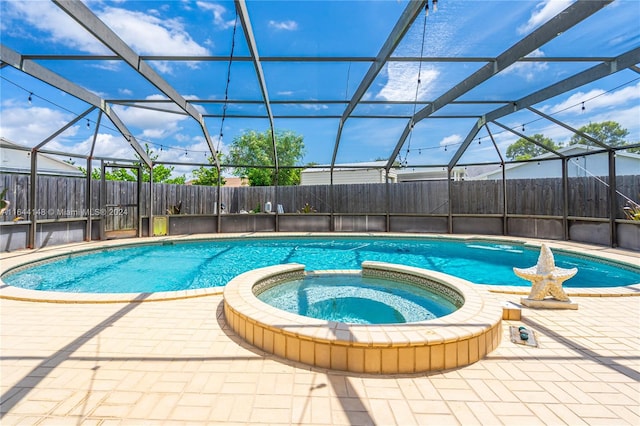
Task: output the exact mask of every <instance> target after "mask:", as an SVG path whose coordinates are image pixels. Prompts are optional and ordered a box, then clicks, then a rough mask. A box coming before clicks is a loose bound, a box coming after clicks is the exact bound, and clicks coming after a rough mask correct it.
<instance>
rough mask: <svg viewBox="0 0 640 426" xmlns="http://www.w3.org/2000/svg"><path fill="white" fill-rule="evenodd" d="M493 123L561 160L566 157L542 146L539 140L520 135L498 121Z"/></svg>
mask: <svg viewBox="0 0 640 426" xmlns="http://www.w3.org/2000/svg"><path fill="white" fill-rule="evenodd" d="M492 123H493V124H495V125H496V126H499V127H502V128H503V129H505V130H506V131H508V132H511V133H513V134H514V135H516V136H518V137H520V138H522V139H525V140H527V141H528V142H531V143H532V144H534V145H537V146H539V147H540V148H543V149H544V150H545V151H549V152H552V153H553V154H554V155H557V156H558V157H560V158H565V157H566V155H563V154H561V153H559V152H558V151H556V150H555V149H553V148H549V147H548V146H545V145H543V144H541V143H540V142H538V141H537V140H535V139H533V138H531V137H529V136H527V135H525V134H524V133H520V132H518V131H517V130H514V129H512V128H511V127H508V126H505V125H504V124H502V123H499V122H497V121H496V120H493V121H492Z"/></svg>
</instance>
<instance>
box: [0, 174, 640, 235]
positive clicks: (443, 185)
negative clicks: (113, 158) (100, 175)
mask: <svg viewBox="0 0 640 426" xmlns="http://www.w3.org/2000/svg"><path fill="white" fill-rule="evenodd" d="M607 182H608V179H607V178H606V177H602V178H596V177H580V178H570V179H569V180H568V212H567V214H568V216H576V217H586V218H589V217H592V218H608V217H609V201H608V200H609V193H610V188H609V186H608V183H607ZM0 185H1V186H0V190H1V189H3V188H8V189H9V190H8V192H7V194H6V196H5V198H6V199H7V200H8V201H9V202H10V203H11V205H10V206H9V208H8V209H7V211H6V212H5V213H4V215H3V217H2V219H1V220H2V221H13V220H20V218H22V219H24V220H29V219H30V215H31V213H32V209H33V207H32V206H31V205H30V202H29V193H30V191H29V190H30V178H29V176H28V175H17V174H4V175H2V178H1V180H0ZM91 185H92V194H91V208H90V210H88V208H89V207H88V206H87V205H86V202H85V196H86V180H85V179H82V178H71V177H57V176H39V177H38V188H37V191H36V194H37V195H36V197H37V199H36V205H35V211H34V214H36V216H37V219H38V220H46V219H63V218H82V217H87V216H88V213H89V212H91V213H92V215H94V216H97V215H98V214H99V209H100V208H101V207H102V206H101V205H100V196H101V194H100V192H101V185H100V181H92V183H91ZM136 185H137V184H136V183H135V182H119V181H107V183H106V190H107V193H106V194H105V199H106V200H107V201H106V203H107V205H109V206H118V205H131V204H135V203H136V196H137V194H136V192H137V191H136ZM505 186H506V191H507V197H506V206H507V212H508V214H515V215H531V216H535V215H538V216H562V214H563V204H564V199H563V188H562V186H563V185H562V180H561V179H557V178H547V179H512V180H507V181H506V185H505ZM616 188H617V191H618V193H619V194H618V195H617V197H616V198H617V199H616V217H617V218H620V219H623V218H624V213H623V207H624V206H625V204H626V199H625V197H628V198H631V199H632V200H634V201H635V202H638V201H639V198H640V176H638V175H634V176H618V177H617V178H616ZM449 189H450V190H451V193H450V194H451V195H450V196H449ZM217 191H218V189H217V188H216V187H208V186H191V185H170V184H154V185H153V201H152V203H151V204H152V207H153V214H154V215H164V214H167V211H168V210H169V209H170V208H171V206H175V205H178V204H179V203H181V210H180V213H181V214H188V215H211V214H215V213H216V205H217V202H218V193H217ZM220 191H221V192H220V200H221V202H222V204H224V206H225V212H227V213H238V212H240V211H241V210H245V211H249V210H253V209H256V208H259V209H260V210H263V209H264V204H265V203H266V202H271V203H272V210H273V211H276V208H277V204H281V205H282V207H283V210H284V212H285V213H295V212H296V211H299V210H301V209H302V208H303V207H304V205H305V204H307V203H308V204H309V206H311V207H312V208H313V209H314V210H316V211H317V212H319V213H330V212H334V213H344V214H358V213H360V214H361V213H370V214H384V213H387V212H388V213H390V214H417V215H446V214H448V212H449V203H451V211H452V213H453V214H470V215H483V214H504V212H503V210H504V208H503V205H504V199H503V191H504V188H503V184H502V181H492V180H485V181H462V182H451V188H449V185H448V184H447V181H426V182H411V183H396V184H350V185H334V186H333V187H331V186H329V185H314V186H283V187H277V188H276V187H222V188H220ZM620 194H622V195H620ZM623 195H624V196H623ZM140 197H141V211H140V214H141V215H142V216H148V214H149V211H150V205H149V204H150V203H149V184H148V183H144V184H143V185H142V192H141V194H140ZM128 209H130V208H128ZM131 213H133V211H131ZM119 216H121V217H119V218H115V219H113V220H119V221H120V223H119V226H121V227H123V228H124V227H127V226H125V225H126V223H125V222H127V221H132V220H134V218H135V214H129V212H128V213H127V214H121V215H119Z"/></svg>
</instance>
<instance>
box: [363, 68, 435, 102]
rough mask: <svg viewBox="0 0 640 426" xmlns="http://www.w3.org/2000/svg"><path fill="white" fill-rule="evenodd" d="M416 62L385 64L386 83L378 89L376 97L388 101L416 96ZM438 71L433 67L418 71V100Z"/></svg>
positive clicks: (428, 89)
mask: <svg viewBox="0 0 640 426" xmlns="http://www.w3.org/2000/svg"><path fill="white" fill-rule="evenodd" d="M418 67H419V66H418V64H417V63H413V62H411V63H405V62H390V63H388V64H387V83H386V84H385V85H384V87H383V88H382V89H381V90H380V92H379V93H378V95H377V96H376V97H377V98H380V99H384V100H388V101H413V100H415V98H416V85H417V84H418ZM439 75H440V71H438V70H437V69H435V68H427V69H424V68H423V69H422V71H421V72H420V88H419V90H418V100H424V99H425V97H426V95H427V94H428V93H429V91H430V88H431V84H432V83H433V82H434V81H435V80H436V79H437V78H438V76H439Z"/></svg>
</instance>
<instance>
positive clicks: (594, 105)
mask: <svg viewBox="0 0 640 426" xmlns="http://www.w3.org/2000/svg"><path fill="white" fill-rule="evenodd" d="M638 100H640V83H637V84H635V85H633V86H627V87H624V88H622V89H620V90H616V91H614V92H605V91H604V90H602V89H593V90H590V91H589V92H586V93H585V92H576V93H574V94H573V95H571V96H569V97H568V98H567V99H565V100H564V101H562V102H560V103H557V104H552V105H545V106H543V107H542V108H540V110H541V111H543V112H547V113H551V114H555V113H558V112H561V111H562V112H564V113H566V114H582V113H583V112H582V102H584V103H585V109H586V110H588V111H589V112H593V111H595V110H602V109H607V110H612V109H618V108H619V107H620V106H621V105H624V104H625V103H628V102H633V101H635V102H637V101H638Z"/></svg>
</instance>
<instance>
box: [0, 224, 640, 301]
mask: <svg viewBox="0 0 640 426" xmlns="http://www.w3.org/2000/svg"><path fill="white" fill-rule="evenodd" d="M305 237H332V238H348V237H369V238H371V237H374V238H375V237H378V238H405V239H406V238H409V239H410V238H416V239H421V238H428V239H443V240H454V241H455V240H458V241H488V242H505V243H515V244H524V245H525V246H533V247H540V246H541V245H542V244H543V243H546V244H547V245H548V246H549V248H551V249H552V250H560V251H565V252H570V253H574V254H578V255H581V256H594V257H599V258H602V259H605V260H610V261H614V262H618V263H623V264H627V265H629V266H633V265H637V264H640V253H637V252H633V251H629V250H621V249H615V248H610V247H603V246H595V245H589V244H585V243H577V242H574V241H556V240H538V239H530V238H518V237H511V236H509V237H505V236H491V235H478V234H455V235H451V234H416V233H375V232H353V233H339V234H336V233H327V232H279V233H277V234H274V233H272V232H271V233H269V232H261V233H255V232H252V233H227V234H191V235H175V236H163V237H143V238H135V239H117V240H105V241H92V242H81V243H73V244H64V245H58V246H52V247H43V248H39V249H35V250H28V249H23V250H17V251H14V252H3V253H0V276H2V275H3V274H4V273H6V272H7V271H9V270H12V269H15V268H18V267H20V266H23V265H25V264H28V263H32V262H37V261H43V260H46V259H49V258H52V257H57V256H64V255H69V254H75V253H82V252H87V251H93V250H100V249H104V248H114V247H127V246H136V245H145V244H162V243H164V242H188V241H206V240H216V239H248V238H305ZM476 285H478V286H481V287H483V288H485V289H486V290H487V291H489V292H491V293H504V294H517V295H527V294H529V292H530V287H529V286H523V287H512V286H495V285H486V284H482V283H477V284H476ZM564 290H565V292H566V293H567V295H569V296H570V297H619V296H640V282H639V283H636V284H632V285H628V286H620V287H603V288H580V287H564ZM223 291H224V287H209V288H202V289H194V290H179V291H171V292H156V293H93V294H89V293H64V292H53V291H40V290H27V289H23V288H18V287H13V286H10V285H7V284H5V283H4V282H3V281H2V280H1V279H0V298H2V299H13V300H23V301H34V302H50V303H135V302H150V301H165V300H176V299H185V298H192V297H205V296H211V295H220V294H222V292H223Z"/></svg>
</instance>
